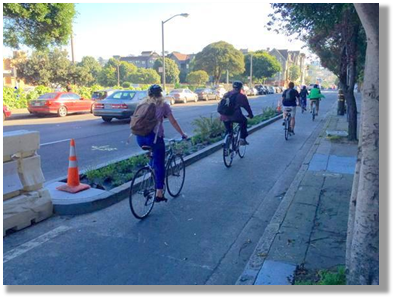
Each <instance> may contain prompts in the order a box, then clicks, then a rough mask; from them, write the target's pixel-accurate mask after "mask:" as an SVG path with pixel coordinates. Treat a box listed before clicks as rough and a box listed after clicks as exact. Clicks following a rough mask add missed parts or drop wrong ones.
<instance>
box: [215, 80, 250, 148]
mask: <svg viewBox="0 0 395 299" xmlns="http://www.w3.org/2000/svg"><path fill="white" fill-rule="evenodd" d="M232 86H233V90H232V91H229V92H228V93H226V94H225V95H224V97H231V96H232V95H234V94H236V93H237V94H238V95H237V97H236V103H235V112H234V113H233V115H231V116H229V115H222V114H221V116H220V120H221V121H223V122H224V125H225V128H226V131H227V133H230V132H232V129H233V127H232V123H234V122H235V123H239V124H240V144H241V145H248V142H247V140H246V138H247V136H248V132H247V118H246V117H245V116H244V115H243V112H242V111H241V108H244V109H245V110H246V111H247V113H248V117H249V118H253V117H254V114H253V113H252V110H251V107H250V104H249V102H248V99H247V97H246V95H245V94H244V93H243V92H242V88H243V83H242V82H240V81H235V82H233V85H232Z"/></svg>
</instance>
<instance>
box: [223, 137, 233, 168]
mask: <svg viewBox="0 0 395 299" xmlns="http://www.w3.org/2000/svg"><path fill="white" fill-rule="evenodd" d="M231 147H232V148H231ZM222 148H223V150H222V158H223V160H224V164H225V166H226V167H227V168H229V167H231V166H232V162H233V146H232V137H231V135H230V134H226V136H225V139H224V144H223V146H222Z"/></svg>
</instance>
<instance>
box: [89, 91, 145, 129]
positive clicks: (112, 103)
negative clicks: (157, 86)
mask: <svg viewBox="0 0 395 299" xmlns="http://www.w3.org/2000/svg"><path fill="white" fill-rule="evenodd" d="M147 96H148V91H147V90H117V91H115V92H114V93H113V94H112V95H110V96H108V97H107V98H105V99H104V100H101V101H100V102H98V103H95V107H94V109H93V115H94V116H101V118H102V119H103V121H105V122H111V120H112V119H113V118H116V119H127V118H130V117H131V116H132V115H133V113H134V110H136V107H137V105H138V103H139V102H140V101H141V100H142V99H144V98H146V97H147Z"/></svg>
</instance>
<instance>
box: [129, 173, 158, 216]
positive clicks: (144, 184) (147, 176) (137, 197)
mask: <svg viewBox="0 0 395 299" xmlns="http://www.w3.org/2000/svg"><path fill="white" fill-rule="evenodd" d="M155 191H156V190H155V174H154V172H153V171H152V169H151V168H149V167H143V168H141V169H140V170H139V171H137V173H136V174H135V175H134V177H133V180H132V183H131V185H130V192H129V204H130V210H131V211H132V213H133V215H134V216H135V217H136V218H138V219H143V218H145V217H147V216H148V214H149V213H150V212H151V210H152V208H153V206H154V203H155Z"/></svg>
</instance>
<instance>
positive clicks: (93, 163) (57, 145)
mask: <svg viewBox="0 0 395 299" xmlns="http://www.w3.org/2000/svg"><path fill="white" fill-rule="evenodd" d="M279 97H280V94H274V95H267V96H259V97H251V98H250V105H251V107H252V109H253V112H254V113H255V114H259V113H262V109H263V107H268V106H269V107H270V106H274V107H276V105H277V100H278V98H279ZM217 104H218V102H217V101H208V102H204V101H199V102H198V103H187V104H176V105H174V106H172V110H173V113H174V116H175V117H176V119H177V120H178V122H179V124H180V125H181V127H182V129H183V130H184V131H185V132H186V133H187V134H188V135H193V130H194V126H193V124H192V122H193V120H194V119H196V118H199V117H200V116H205V117H209V116H210V115H213V116H214V117H218V114H217ZM164 127H165V134H166V137H167V138H173V137H177V138H179V134H178V133H177V132H176V131H175V130H174V128H173V127H172V126H171V124H170V123H169V122H168V121H167V120H165V123H164ZM13 130H32V131H39V132H40V144H41V146H40V149H39V151H38V154H39V155H40V156H41V164H42V169H43V173H44V177H45V179H46V180H47V181H52V180H54V179H57V178H59V177H65V176H66V175H67V168H68V158H69V150H70V141H69V140H70V139H71V138H74V140H75V142H76V149H77V158H78V166H79V169H80V170H86V169H94V168H96V167H97V166H98V165H102V164H105V163H108V162H111V161H114V160H117V159H121V158H123V157H125V158H126V157H127V156H130V155H132V154H134V153H136V152H138V151H140V148H139V147H138V145H137V144H136V141H135V139H134V138H133V139H132V142H131V143H130V144H127V143H126V141H127V138H128V136H129V134H130V129H129V120H113V121H112V122H111V123H105V122H103V121H102V119H101V118H99V117H95V116H93V115H92V114H74V115H69V116H67V117H65V118H59V117H57V116H47V117H43V118H38V117H36V116H31V115H29V114H26V115H25V116H18V117H17V118H16V117H15V116H14V117H11V119H9V120H7V121H5V122H4V126H3V131H4V132H8V131H13Z"/></svg>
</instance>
